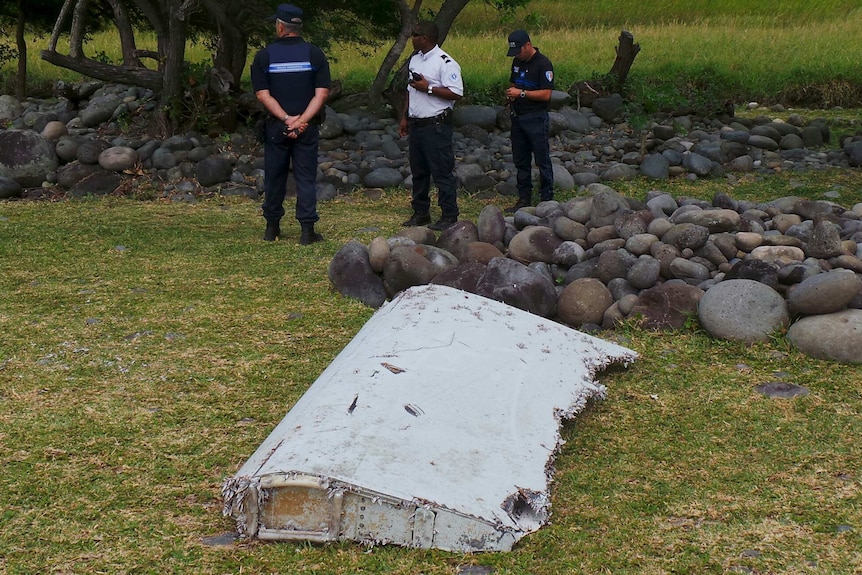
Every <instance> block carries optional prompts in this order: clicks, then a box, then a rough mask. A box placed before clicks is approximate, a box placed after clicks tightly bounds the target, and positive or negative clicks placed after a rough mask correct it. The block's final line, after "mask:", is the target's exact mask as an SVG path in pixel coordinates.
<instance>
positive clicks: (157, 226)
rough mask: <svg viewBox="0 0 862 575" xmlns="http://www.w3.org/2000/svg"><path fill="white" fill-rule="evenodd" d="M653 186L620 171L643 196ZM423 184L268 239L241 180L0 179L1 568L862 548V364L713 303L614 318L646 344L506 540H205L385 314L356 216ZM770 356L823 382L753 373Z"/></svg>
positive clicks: (527, 568) (625, 335)
mask: <svg viewBox="0 0 862 575" xmlns="http://www.w3.org/2000/svg"><path fill="white" fill-rule="evenodd" d="M654 186H655V184H654V183H650V182H644V181H634V182H628V183H625V184H618V185H617V187H618V188H619V189H620V190H621V191H624V192H625V193H627V194H630V195H632V196H635V197H640V198H643V197H644V195H645V194H646V193H647V191H649V190H650V189H652V188H653V187H654ZM662 189H664V190H666V191H668V192H670V193H673V194H674V195H689V196H696V197H702V198H711V197H712V195H713V194H714V193H716V192H718V191H722V192H727V193H730V194H731V195H732V196H733V197H736V198H739V199H771V198H774V197H778V196H781V195H790V194H792V195H800V196H803V197H809V198H821V197H823V194H824V193H825V192H829V191H838V192H839V193H840V198H839V199H838V201H839V202H840V203H842V204H845V205H852V204H854V203H856V202H858V201H862V196H860V194H859V191H858V190H859V189H862V175H860V172H859V171H858V170H842V171H837V170H829V171H823V172H817V173H808V174H795V175H784V176H775V177H768V178H761V177H754V176H749V177H744V178H742V179H741V180H740V181H739V182H738V183H737V184H735V185H733V186H729V185H728V183H727V182H726V180H723V179H719V180H715V181H700V182H686V181H673V182H668V183H666V184H663V186H662ZM408 198H409V195H408V193H407V192H405V191H404V190H392V191H389V192H387V193H386V194H385V195H384V196H383V198H382V199H381V200H378V201H372V200H371V199H368V198H366V197H365V196H363V195H362V194H360V193H358V192H357V193H355V194H351V195H347V196H340V197H338V198H337V199H336V200H333V201H330V202H326V203H324V204H321V206H320V210H321V216H322V219H321V222H320V224H319V228H320V229H321V231H322V232H323V233H324V234H325V235H326V238H327V241H326V242H323V243H321V244H315V245H313V246H310V247H300V246H299V245H298V244H297V240H298V235H299V231H298V226H297V225H296V224H295V223H293V222H288V221H287V220H286V221H285V222H284V224H285V225H284V229H285V231H286V233H287V237H286V238H285V239H284V240H283V241H279V242H275V243H272V244H270V243H264V242H262V241H261V240H260V235H261V233H262V228H263V225H262V224H263V222H262V219H261V218H260V216H259V207H258V205H257V203H255V202H252V201H248V200H242V199H236V198H219V197H214V198H209V199H204V200H202V201H201V202H200V203H198V204H194V205H190V204H168V203H162V202H136V201H132V200H127V199H115V198H107V199H103V200H76V201H64V202H38V203H32V202H2V203H0V290H2V293H3V299H2V303H0V333H2V334H3V335H2V337H0V464H2V468H3V471H4V472H3V474H0V493H2V494H3V498H4V505H3V507H2V511H0V573H4V574H5V573H9V574H13V573H14V574H19V573H20V574H24V573H27V574H29V573H47V572H57V573H96V572H106V573H159V574H165V573H240V572H243V573H297V574H299V573H303V574H327V575H328V574H345V575H346V574H357V573H381V574H382V573H386V574H403V575H415V574H418V573H424V574H429V575H430V574H452V573H455V572H456V570H457V567H458V566H459V565H470V564H477V565H488V566H492V567H493V568H494V569H495V573H498V574H506V575H509V574H517V575H521V574H531V575H559V574H561V573H572V574H575V573H622V574H627V573H631V574H651V573H656V574H658V573H701V574H705V573H716V574H718V573H726V572H729V571H730V570H732V569H735V568H737V569H738V568H742V567H745V568H749V569H751V571H750V572H753V573H783V574H795V573H800V574H801V573H811V572H816V573H835V574H844V573H851V572H858V571H859V570H860V569H862V557H860V554H859V551H858V549H859V548H860V545H862V540H860V539H862V538H860V531H862V505H860V504H862V496H860V486H862V473H860V467H859V461H860V457H862V447H860V446H862V422H860V419H859V413H860V410H862V393H860V388H859V382H860V381H862V368H860V367H859V366H846V365H838V364H832V363H828V362H822V361H816V360H812V359H810V358H807V357H804V356H802V355H801V354H799V353H797V352H796V351H795V350H793V349H792V348H791V347H790V346H789V345H788V344H787V342H786V341H785V340H784V339H783V338H782V337H776V338H774V339H773V340H771V341H769V342H767V343H761V344H756V345H752V346H748V345H742V344H736V343H728V342H719V341H715V340H712V339H710V338H709V337H707V336H706V335H705V334H704V333H703V332H702V331H701V330H699V329H697V328H696V327H694V326H692V327H689V328H687V329H685V330H682V331H680V332H676V333H652V332H645V331H642V330H639V329H638V328H636V327H634V326H631V325H626V326H624V327H623V328H621V329H620V330H618V331H616V332H608V333H605V334H603V337H606V338H609V339H612V340H616V341H619V342H621V343H623V344H624V345H626V346H628V347H630V348H631V349H634V350H635V351H637V352H638V353H639V354H640V356H641V357H640V359H639V360H638V361H637V362H635V363H634V364H633V365H631V366H630V367H629V368H627V369H621V368H616V369H613V370H611V371H610V372H608V373H606V374H603V375H602V377H601V380H602V382H603V383H604V384H605V385H606V386H607V387H608V389H609V395H608V398H607V400H605V401H604V402H600V403H597V404H594V405H592V406H591V407H590V408H589V409H588V410H587V411H585V412H584V413H582V414H581V415H579V416H578V417H577V418H576V419H575V420H574V421H573V422H571V423H569V424H568V425H566V427H565V429H564V438H565V439H566V442H567V443H566V445H565V446H564V448H563V450H562V452H561V454H560V457H559V458H558V460H557V464H556V469H557V472H556V474H555V482H554V487H553V493H552V495H553V516H552V521H551V523H550V524H549V525H548V526H546V527H545V528H543V529H541V530H540V531H538V532H537V533H535V534H532V535H530V536H528V537H526V538H525V539H523V540H522V541H521V542H520V543H519V544H518V545H517V547H516V549H515V550H514V551H513V552H511V553H505V554H484V555H476V556H465V555H460V554H452V553H445V552H439V551H419V550H407V549H401V548H389V547H380V548H375V549H373V550H368V549H365V548H363V547H361V546H359V545H355V544H351V543H343V544H336V545H327V546H318V545H309V544H296V543H277V544H266V543H260V542H242V543H239V544H236V545H232V546H227V547H211V546H206V545H204V544H203V543H202V539H203V538H205V537H208V536H213V535H219V534H222V533H225V532H229V531H232V530H233V525H232V523H231V521H230V520H228V519H227V518H224V517H223V516H222V515H221V503H222V502H221V496H220V486H221V482H222V480H223V479H224V478H225V477H227V476H230V475H232V474H233V473H234V472H236V470H237V469H238V468H239V466H240V465H241V464H242V463H243V462H244V461H245V459H246V458H247V457H248V456H249V455H250V454H251V453H252V452H253V451H254V450H255V449H256V448H257V446H258V445H259V444H260V442H261V441H262V440H263V439H264V438H265V437H266V436H267V435H268V434H269V432H270V431H271V430H272V428H273V427H274V426H275V425H276V424H277V423H278V422H279V421H280V420H281V418H282V417H283V416H284V414H285V413H286V412H287V410H288V409H289V408H290V406H291V405H292V404H293V403H294V402H295V401H296V400H297V399H298V398H299V397H300V396H301V395H302V393H303V392H304V391H305V389H307V387H308V386H309V385H310V384H311V383H312V382H313V381H314V380H315V379H316V378H317V377H318V375H319V374H320V373H321V372H322V371H323V370H324V369H325V368H326V366H327V365H329V363H330V362H331V361H332V359H333V358H334V357H335V356H336V355H337V354H338V353H339V352H340V351H341V349H342V348H343V347H344V346H345V345H346V344H347V343H348V342H349V341H350V340H351V338H352V337H353V335H354V334H355V333H356V332H357V331H358V330H359V329H360V327H361V326H362V325H363V324H364V322H365V321H366V320H367V318H368V317H370V315H371V313H372V311H371V310H369V309H368V308H366V307H364V306H362V305H361V304H358V303H357V302H355V301H352V300H347V299H344V298H342V297H341V296H339V295H338V294H336V293H333V291H332V290H331V287H330V285H329V282H328V280H327V278H326V270H327V266H328V264H329V261H330V260H331V258H332V256H333V254H334V253H335V251H336V250H337V249H338V248H339V247H340V246H342V245H343V244H344V243H345V242H347V241H349V240H350V239H352V238H356V239H358V240H359V241H362V242H364V243H366V244H367V243H368V242H370V241H371V239H373V237H375V236H377V235H383V236H390V235H393V234H394V233H395V232H396V231H397V230H398V229H399V222H400V221H401V220H403V219H404V217H405V216H406V215H407V213H408V211H409V207H408V206H409V203H408V201H409V200H408ZM489 201H491V200H480V199H478V198H472V197H466V196H465V197H463V198H462V201H461V206H462V212H463V215H464V217H467V218H471V219H473V220H474V221H475V218H476V217H477V215H478V213H479V211H481V209H482V207H483V206H484V205H486V204H487V203H488V202H489ZM498 201H499V200H498ZM775 380H784V381H791V382H793V383H796V384H799V385H804V386H806V387H808V388H809V389H810V394H809V395H808V396H806V397H802V398H797V399H794V400H774V399H766V398H764V397H762V396H760V395H758V394H756V393H754V392H753V390H752V388H753V387H754V386H755V385H757V384H760V383H765V382H768V381H775ZM845 525H849V526H851V527H852V530H850V531H844V530H843V528H842V527H841V526H845ZM755 552H756V553H755ZM758 553H759V555H757V554H758ZM815 565H816V566H815Z"/></svg>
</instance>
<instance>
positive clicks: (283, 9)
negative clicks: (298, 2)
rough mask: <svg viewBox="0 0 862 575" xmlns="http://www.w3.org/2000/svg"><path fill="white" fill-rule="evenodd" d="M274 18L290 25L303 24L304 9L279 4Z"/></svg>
mask: <svg viewBox="0 0 862 575" xmlns="http://www.w3.org/2000/svg"><path fill="white" fill-rule="evenodd" d="M272 18H273V19H274V20H275V19H278V20H281V21H282V22H287V23H288V24H302V8H299V7H298V6H294V5H293V4H279V5H278V9H277V10H276V12H275V14H274V15H273V16H272Z"/></svg>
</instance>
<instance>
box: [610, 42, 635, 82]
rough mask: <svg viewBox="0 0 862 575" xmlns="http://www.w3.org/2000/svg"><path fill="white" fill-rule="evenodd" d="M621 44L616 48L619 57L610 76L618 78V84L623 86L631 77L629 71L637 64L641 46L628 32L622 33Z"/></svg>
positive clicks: (615, 60) (612, 67)
mask: <svg viewBox="0 0 862 575" xmlns="http://www.w3.org/2000/svg"><path fill="white" fill-rule="evenodd" d="M619 42H620V43H619V45H617V48H616V53H617V57H616V59H614V65H613V66H611V71H610V74H611V75H612V76H614V77H615V78H616V82H617V84H618V85H620V86H622V85H623V84H625V83H626V79H627V78H628V77H629V71H630V70H631V69H632V64H634V63H635V56H637V55H638V52H640V51H641V45H640V44H635V37H634V35H633V34H632V33H631V32H629V31H627V30H623V31H622V32H620V37H619Z"/></svg>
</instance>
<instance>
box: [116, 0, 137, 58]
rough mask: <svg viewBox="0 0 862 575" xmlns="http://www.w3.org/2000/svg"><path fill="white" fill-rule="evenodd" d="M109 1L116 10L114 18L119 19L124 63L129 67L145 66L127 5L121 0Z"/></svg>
mask: <svg viewBox="0 0 862 575" xmlns="http://www.w3.org/2000/svg"><path fill="white" fill-rule="evenodd" d="M107 2H108V4H109V5H110V6H111V9H112V10H113V11H114V18H115V19H116V21H117V31H118V32H119V34H120V46H121V48H122V50H123V65H124V66H129V67H131V66H135V67H140V66H143V63H142V62H141V60H140V59H139V58H138V55H137V49H136V46H135V31H134V30H133V29H132V23H131V22H130V21H129V15H128V13H127V12H126V7H125V6H124V5H123V2H122V1H121V0H107Z"/></svg>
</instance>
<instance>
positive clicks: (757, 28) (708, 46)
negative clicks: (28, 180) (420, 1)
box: [2, 0, 862, 111]
mask: <svg viewBox="0 0 862 575" xmlns="http://www.w3.org/2000/svg"><path fill="white" fill-rule="evenodd" d="M438 4H439V2H437V3H435V2H431V3H430V4H428V6H430V8H432V9H433V8H435V7H436V6H437V5H438ZM518 26H523V27H526V28H527V29H528V30H530V32H531V33H532V35H533V39H534V42H535V44H536V45H537V46H539V48H540V49H541V50H542V51H544V52H546V53H547V54H548V55H549V56H550V57H551V59H552V60H553V61H554V64H555V68H556V77H557V80H556V81H557V86H558V88H560V89H563V90H568V89H569V88H570V87H571V86H572V84H573V83H574V82H577V81H580V80H589V79H592V78H594V77H596V76H600V75H602V74H605V73H606V72H608V71H609V70H610V68H611V66H612V64H613V61H614V57H615V53H614V48H615V47H616V45H617V37H618V36H619V33H620V30H622V29H626V30H629V31H631V32H632V33H633V35H634V38H635V41H636V42H638V43H639V44H640V46H641V49H642V50H641V52H640V54H639V55H638V56H637V59H636V60H635V63H634V66H633V68H632V71H631V75H630V80H631V82H630V84H629V86H628V88H627V89H628V96H629V98H630V99H632V100H636V101H639V102H644V103H645V104H646V105H647V108H649V107H650V106H652V107H655V108H660V107H662V106H664V105H670V104H674V103H677V102H679V100H680V99H682V98H687V99H689V100H691V99H698V98H701V99H711V100H713V101H716V102H721V101H724V100H731V101H734V102H736V103H737V104H742V103H744V102H746V101H748V100H758V101H762V102H770V103H772V102H781V103H785V104H792V105H798V106H808V107H822V108H829V107H832V106H843V107H856V108H858V107H862V70H860V67H859V66H858V59H859V54H860V53H862V8H860V7H859V6H858V3H857V2H855V1H851V0H831V1H827V0H820V1H816V2H807V1H804V0H791V1H783V2H780V3H777V5H776V3H770V2H748V1H745V0H733V1H728V2H701V3H691V2H682V1H680V0H666V1H663V2H635V1H631V0H626V1H622V2H610V1H607V0H606V1H600V2H582V1H577V2H574V1H573V2H563V1H560V0H556V1H554V0H533V1H532V2H530V4H529V5H528V8H527V9H524V10H519V11H517V12H516V13H515V14H514V17H513V18H512V19H510V20H505V21H502V22H501V20H500V18H499V16H498V15H497V13H496V12H494V11H493V10H491V9H490V8H488V7H487V6H485V5H484V4H483V3H481V2H474V3H471V4H470V5H469V6H468V7H467V8H466V9H465V10H464V12H463V13H462V14H461V15H460V16H459V17H458V19H457V20H456V22H455V25H454V27H453V29H452V31H451V33H450V36H449V38H448V39H447V41H446V43H445V44H444V46H445V48H446V49H447V50H448V51H449V52H450V53H451V54H452V55H453V56H454V57H455V58H456V59H457V60H458V61H459V63H460V64H461V66H462V69H463V73H464V79H465V87H466V91H467V96H468V100H469V101H475V102H480V103H492V102H499V101H500V100H501V99H502V89H503V86H504V85H505V84H506V82H507V80H508V65H509V60H508V59H507V58H506V57H505V47H506V46H505V38H506V35H507V34H508V32H509V31H510V30H511V29H512V28H514V27H518ZM381 41H382V42H383V45H382V47H381V48H380V49H379V50H376V51H373V52H372V53H371V54H368V53H367V52H366V51H362V50H359V49H357V47H356V46H344V45H334V46H332V47H331V48H330V49H329V50H328V53H329V55H330V56H331V58H332V60H333V74H334V77H336V78H338V79H340V80H342V81H343V82H344V86H345V90H346V91H347V92H348V93H351V92H362V91H365V90H367V88H368V86H369V85H370V84H371V80H372V79H373V77H374V74H375V73H376V71H377V69H378V68H379V66H380V62H381V61H382V59H383V57H384V55H385V52H386V50H388V48H389V44H390V42H391V39H381ZM46 43H47V39H43V40H36V41H34V42H32V43H31V45H30V52H29V58H28V66H29V69H30V70H31V85H32V86H36V87H39V86H42V87H44V86H45V85H46V84H48V83H49V82H50V81H52V80H53V79H56V78H58V77H59V78H64V79H70V80H73V79H75V75H74V74H73V73H71V72H68V71H65V70H58V69H56V68H55V67H53V66H51V65H49V64H47V63H45V62H43V61H41V60H39V55H38V52H39V50H40V49H41V48H42V47H44V45H45V44H46ZM138 44H139V47H140V48H148V49H155V39H154V37H152V36H147V35H144V36H143V37H141V38H140V39H139V43H138ZM117 45H118V42H117V39H116V37H115V36H114V35H112V34H108V33H105V34H99V35H96V36H95V38H94V40H93V42H92V44H91V45H90V46H89V47H88V48H87V53H88V54H100V53H104V54H106V55H108V56H111V57H114V58H116V57H117V56H118V52H117ZM187 54H188V58H189V59H190V60H191V61H192V62H207V61H209V60H210V58H211V54H210V53H209V52H208V51H207V50H206V49H205V48H204V47H203V46H202V45H201V44H191V45H190V46H189V48H188V53H187ZM2 70H3V73H4V75H5V77H6V85H7V86H11V83H10V81H9V78H10V74H12V73H13V72H14V67H13V64H12V63H9V64H7V65H6V66H5V67H3V68H2ZM243 82H244V85H245V86H246V87H248V86H249V79H248V73H247V72H246V75H245V76H244V78H243ZM7 90H10V89H9V88H7ZM648 111H652V110H649V109H648Z"/></svg>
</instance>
